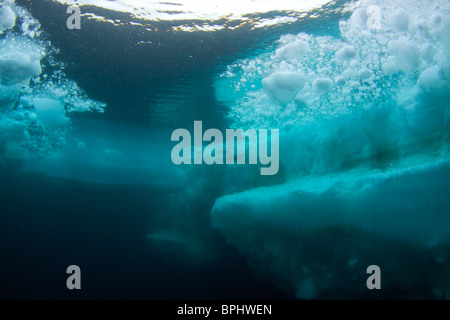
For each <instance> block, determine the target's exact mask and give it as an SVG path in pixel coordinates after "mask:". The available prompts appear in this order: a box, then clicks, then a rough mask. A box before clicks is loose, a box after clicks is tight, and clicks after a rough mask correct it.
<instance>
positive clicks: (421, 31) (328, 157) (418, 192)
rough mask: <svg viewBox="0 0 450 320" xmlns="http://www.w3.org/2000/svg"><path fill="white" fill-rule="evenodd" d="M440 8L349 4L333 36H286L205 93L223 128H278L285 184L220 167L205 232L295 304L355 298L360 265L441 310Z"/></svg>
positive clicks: (444, 203)
mask: <svg viewBox="0 0 450 320" xmlns="http://www.w3.org/2000/svg"><path fill="white" fill-rule="evenodd" d="M371 5H377V6H378V8H380V19H381V20H380V25H379V28H371V27H370V24H369V20H370V19H372V18H373V17H372V16H371V11H370V6H371ZM449 8H450V7H449V3H448V1H429V2H422V1H408V2H404V1H376V2H375V1H360V2H357V3H356V4H354V5H353V7H352V8H350V9H351V10H352V12H353V13H352V15H351V17H350V18H349V19H348V20H345V21H341V22H340V25H339V27H340V31H341V37H339V38H332V37H325V36H315V35H312V34H299V35H285V36H283V37H281V39H280V41H279V48H278V49H275V50H272V51H270V52H267V53H264V54H261V55H260V56H258V57H256V58H251V59H245V60H240V61H238V62H236V63H235V64H234V65H231V66H230V67H229V69H228V70H227V72H226V73H224V74H223V75H222V77H220V78H219V79H218V80H217V81H216V95H217V97H218V99H219V100H221V101H222V102H223V103H225V104H227V105H228V106H229V110H230V111H229V114H228V116H229V118H230V119H231V121H232V122H233V123H234V126H235V127H240V128H280V165H281V167H282V168H283V172H284V173H283V176H281V178H280V180H279V181H273V182H270V184H272V186H264V183H263V182H261V183H260V184H259V185H258V184H257V183H256V184H255V183H254V181H255V180H254V179H252V178H251V174H249V175H247V176H246V175H245V174H242V172H241V173H239V174H236V172H237V171H239V170H240V169H237V168H235V167H227V169H226V173H225V177H226V178H225V179H226V182H225V185H226V186H227V193H229V194H228V195H226V196H223V197H221V198H219V199H217V200H216V202H215V205H214V207H213V209H212V212H211V223H212V225H213V226H215V227H216V228H218V229H219V230H221V231H222V232H223V233H224V235H225V236H226V237H227V239H228V241H229V242H230V243H231V244H233V245H235V246H236V247H237V248H238V249H239V250H240V252H241V253H242V254H243V255H244V256H246V257H248V259H249V261H250V262H251V263H252V264H253V265H255V268H257V269H258V271H259V272H260V273H262V274H266V275H269V277H270V278H272V279H273V281H275V282H277V283H279V284H280V287H284V286H285V285H286V284H287V285H288V286H290V288H291V289H292V290H293V291H294V292H295V294H296V296H297V297H298V298H307V299H310V298H320V297H322V298H323V297H328V298H329V297H339V296H336V293H337V292H340V294H341V296H340V297H364V296H365V295H368V291H369V290H368V289H367V288H366V285H365V281H366V279H367V275H366V268H367V267H368V266H369V265H372V264H375V265H379V266H380V268H381V270H382V271H381V272H382V290H385V291H384V293H386V294H387V295H389V292H396V293H397V294H399V295H400V296H402V297H412V298H414V297H438V298H442V297H446V298H450V296H449V292H450V291H449V290H450V271H449V270H450V257H449V253H450V193H449V190H450V157H449V153H448V152H449V146H450V145H449V142H450V141H449V137H450V90H449V89H450V77H449V75H450V74H449V70H450V45H449V43H450V40H449V39H450V38H449V37H448V35H449V34H450V16H449V14H448V12H449ZM300 44H301V45H300ZM307 48H308V49H309V50H307ZM300 75H301V77H303V78H301V79H302V81H300ZM288 77H290V78H288ZM249 172H251V169H249ZM237 177H239V179H237ZM249 177H250V178H249ZM417 288H420V290H418V289H417Z"/></svg>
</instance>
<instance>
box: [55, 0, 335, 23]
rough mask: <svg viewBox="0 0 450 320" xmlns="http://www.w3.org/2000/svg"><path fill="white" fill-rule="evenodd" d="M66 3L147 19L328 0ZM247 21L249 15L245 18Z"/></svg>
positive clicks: (240, 14) (234, 14) (232, 15)
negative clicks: (127, 13)
mask: <svg viewBox="0 0 450 320" xmlns="http://www.w3.org/2000/svg"><path fill="white" fill-rule="evenodd" d="M58 2H61V3H64V4H68V5H79V6H82V5H94V6H98V7H102V8H105V9H110V10H114V11H121V12H129V13H131V14H133V15H134V16H136V17H138V18H143V19H149V20H218V19H223V18H226V19H229V20H236V19H244V18H245V17H244V16H245V15H249V14H254V13H265V12H270V11H297V12H307V11H310V10H312V9H315V8H320V7H321V6H323V5H324V4H326V3H328V2H330V0H306V1H296V0H279V1H272V0H229V1H220V0H208V1H206V0H174V1H147V0H116V1H108V0H58ZM245 19H246V20H247V19H248V18H245Z"/></svg>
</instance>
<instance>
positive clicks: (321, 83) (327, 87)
mask: <svg viewBox="0 0 450 320" xmlns="http://www.w3.org/2000/svg"><path fill="white" fill-rule="evenodd" d="M313 87H314V91H316V92H318V93H326V92H330V91H331V89H332V88H333V81H331V79H329V78H317V79H316V80H314V82H313Z"/></svg>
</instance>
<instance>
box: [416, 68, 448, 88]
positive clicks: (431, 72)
mask: <svg viewBox="0 0 450 320" xmlns="http://www.w3.org/2000/svg"><path fill="white" fill-rule="evenodd" d="M417 83H418V84H419V85H420V87H421V88H422V89H423V90H425V91H430V90H434V89H438V88H441V87H443V86H444V85H445V81H444V80H442V79H441V78H440V77H439V73H438V70H437V68H435V67H432V68H428V69H425V70H424V71H422V73H421V74H420V77H419V79H418V80H417Z"/></svg>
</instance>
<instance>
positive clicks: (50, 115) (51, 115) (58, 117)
mask: <svg viewBox="0 0 450 320" xmlns="http://www.w3.org/2000/svg"><path fill="white" fill-rule="evenodd" d="M33 102H34V109H35V112H36V114H37V116H38V119H39V121H40V123H41V124H42V125H43V126H44V127H45V128H47V129H50V128H57V127H62V126H65V125H68V124H69V118H67V117H66V112H65V110H64V106H63V105H62V104H61V102H59V101H58V100H55V99H48V98H35V99H34V100H33Z"/></svg>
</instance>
